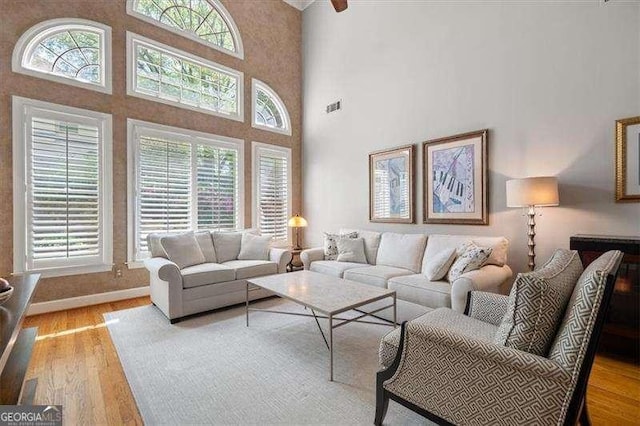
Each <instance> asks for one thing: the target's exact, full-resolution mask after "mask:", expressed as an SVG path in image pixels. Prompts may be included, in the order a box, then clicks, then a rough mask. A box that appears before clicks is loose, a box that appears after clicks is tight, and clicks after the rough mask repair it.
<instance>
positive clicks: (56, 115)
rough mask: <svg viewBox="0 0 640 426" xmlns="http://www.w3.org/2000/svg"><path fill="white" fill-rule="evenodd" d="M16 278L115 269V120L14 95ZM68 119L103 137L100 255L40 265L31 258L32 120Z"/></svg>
mask: <svg viewBox="0 0 640 426" xmlns="http://www.w3.org/2000/svg"><path fill="white" fill-rule="evenodd" d="M12 101H13V104H12V108H13V273H14V274H21V273H24V272H37V273H40V274H41V275H42V276H43V277H58V276H66V275H78V274H85V273H93V272H104V271H110V270H111V269H112V268H113V202H112V199H113V187H112V186H113V173H112V155H113V150H112V122H111V115H109V114H104V113H101V112H96V111H90V110H85V109H80V108H73V107H69V106H65V105H57V104H53V103H49V102H42V101H36V100H32V99H27V98H22V97H18V96H13V98H12ZM36 116H37V117H46V118H48V119H54V120H56V119H57V120H69V122H72V123H81V124H87V125H90V126H94V127H96V128H97V129H98V135H99V142H98V143H99V147H98V150H99V151H98V153H99V159H98V165H99V166H98V167H99V172H98V199H99V203H98V218H99V219H98V227H99V230H98V235H99V254H97V255H91V256H78V257H74V258H67V260H65V259H52V260H37V264H36V261H35V260H34V259H31V258H30V256H29V255H28V250H27V246H28V244H29V235H28V233H29V226H28V224H29V222H30V219H29V217H30V216H31V214H32V213H31V204H30V197H29V192H28V191H29V190H30V185H31V177H30V172H29V170H30V166H29V164H30V161H31V151H30V149H29V148H28V146H29V145H30V141H31V139H30V134H31V131H30V129H31V126H32V124H31V122H32V121H33V117H36Z"/></svg>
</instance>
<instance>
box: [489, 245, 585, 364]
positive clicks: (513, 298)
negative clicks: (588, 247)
mask: <svg viewBox="0 0 640 426" xmlns="http://www.w3.org/2000/svg"><path fill="white" fill-rule="evenodd" d="M581 274H582V262H581V261H580V258H579V256H578V253H577V252H576V251H569V250H556V251H555V253H554V254H553V256H552V257H551V259H550V260H549V262H547V263H546V264H545V265H544V266H543V267H542V268H540V269H538V270H535V271H533V272H529V273H524V274H518V277H517V278H516V281H515V283H514V284H513V287H512V289H511V293H510V294H509V304H508V306H507V313H506V314H505V316H504V318H503V320H502V322H501V323H500V327H499V329H498V333H497V334H496V338H495V343H496V344H499V345H503V346H507V347H511V348H515V349H518V350H521V351H525V352H529V353H532V354H535V355H540V356H546V355H547V352H548V351H549V347H550V346H551V343H552V342H553V339H554V338H555V334H556V331H557V329H558V326H559V324H560V322H561V320H562V318H563V316H564V313H565V309H566V307H567V303H568V302H569V298H570V297H571V293H572V292H573V289H574V287H575V284H576V282H577V281H578V279H579V278H580V275H581Z"/></svg>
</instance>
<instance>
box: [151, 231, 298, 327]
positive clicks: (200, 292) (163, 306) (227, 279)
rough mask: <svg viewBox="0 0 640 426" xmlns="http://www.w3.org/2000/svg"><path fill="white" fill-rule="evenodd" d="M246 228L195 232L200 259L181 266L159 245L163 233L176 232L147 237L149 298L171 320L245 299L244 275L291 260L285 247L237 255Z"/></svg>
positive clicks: (270, 270)
mask: <svg viewBox="0 0 640 426" xmlns="http://www.w3.org/2000/svg"><path fill="white" fill-rule="evenodd" d="M244 232H251V230H248V231H239V232H209V231H200V232H196V233H194V234H193V235H195V237H196V241H197V244H198V246H199V248H200V252H201V253H202V255H203V256H204V262H201V263H198V264H194V265H191V266H187V267H183V268H182V269H181V268H180V267H179V266H178V265H177V264H176V263H175V262H173V261H171V260H170V259H169V258H168V257H169V256H168V255H167V252H166V250H165V248H164V247H163V238H164V237H167V236H175V235H176V234H150V235H149V236H148V237H147V243H148V245H149V250H150V252H151V258H149V259H146V260H145V261H144V265H145V267H146V268H147V269H148V270H149V275H150V286H151V301H152V302H153V303H154V304H155V305H156V306H157V307H158V308H159V309H160V310H161V311H162V313H164V314H165V315H166V316H167V318H169V320H170V321H171V323H172V324H173V323H176V322H177V321H179V320H180V319H181V318H183V317H185V316H188V315H192V314H196V313H200V312H206V311H210V310H212V309H216V308H221V307H224V306H230V305H234V304H237V303H240V302H244V301H245V298H246V279H248V278H254V277H259V276H263V275H272V274H278V273H283V272H286V268H287V263H289V261H290V260H291V251H289V250H287V249H281V248H270V249H268V255H267V256H265V257H268V259H267V258H265V259H253V260H251V259H244V260H239V259H238V256H239V254H240V249H241V243H242V234H243V233H244ZM178 235H188V234H178ZM189 263H190V262H189ZM270 295H271V294H270V293H268V292H266V291H265V290H262V289H257V290H252V291H251V292H250V295H249V297H250V299H251V300H255V299H259V298H263V297H268V296H270Z"/></svg>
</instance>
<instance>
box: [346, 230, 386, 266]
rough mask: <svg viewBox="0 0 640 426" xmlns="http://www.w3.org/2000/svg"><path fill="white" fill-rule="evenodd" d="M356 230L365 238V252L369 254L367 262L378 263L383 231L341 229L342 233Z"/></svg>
mask: <svg viewBox="0 0 640 426" xmlns="http://www.w3.org/2000/svg"><path fill="white" fill-rule="evenodd" d="M351 232H355V233H356V234H357V235H358V237H360V238H362V239H363V240H364V254H365V255H366V256H367V263H368V264H369V265H375V264H376V256H377V255H378V248H379V247H380V238H381V237H382V233H380V232H375V231H361V230H358V229H341V230H340V233H341V234H349V233H351Z"/></svg>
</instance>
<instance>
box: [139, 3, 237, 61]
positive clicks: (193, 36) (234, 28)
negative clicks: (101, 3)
mask: <svg viewBox="0 0 640 426" xmlns="http://www.w3.org/2000/svg"><path fill="white" fill-rule="evenodd" d="M135 1H136V0H127V13H128V14H129V15H131V16H135V17H136V18H138V19H140V20H142V21H145V22H148V23H150V24H152V25H155V26H157V27H160V28H163V29H165V30H167V31H171V32H172V33H174V34H178V35H181V36H182V37H186V38H188V39H190V40H193V41H195V42H198V43H200V44H204V45H205V46H207V47H212V48H214V49H216V50H218V51H220V52H223V53H226V54H227V55H231V56H235V57H236V58H239V59H244V46H243V44H242V37H241V36H240V30H238V26H237V25H236V23H235V21H234V20H233V18H232V17H231V14H230V13H229V11H228V10H227V9H226V8H225V7H224V6H223V5H222V3H220V2H219V1H218V0H205V1H207V2H208V3H209V4H210V5H211V7H213V9H215V11H216V12H218V13H219V14H220V16H221V17H222V19H223V20H224V22H225V24H227V27H228V28H229V31H231V37H232V38H233V43H234V45H235V47H236V50H235V51H233V50H229V49H225V48H224V47H221V46H218V45H217V44H215V43H210V42H208V41H206V40H204V39H202V38H200V37H198V36H197V35H196V34H193V33H191V32H187V31H184V30H181V29H180V28H176V27H172V26H170V25H167V24H165V23H163V22H160V21H158V20H156V19H153V18H151V17H149V16H147V15H144V14H142V13H140V12H138V11H136V10H135V7H134V3H135Z"/></svg>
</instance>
